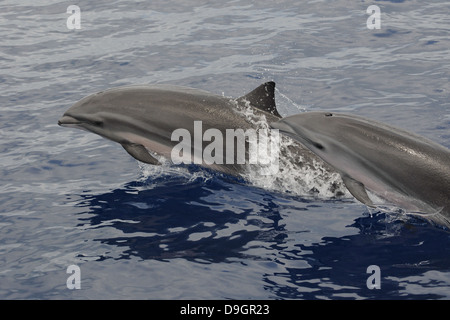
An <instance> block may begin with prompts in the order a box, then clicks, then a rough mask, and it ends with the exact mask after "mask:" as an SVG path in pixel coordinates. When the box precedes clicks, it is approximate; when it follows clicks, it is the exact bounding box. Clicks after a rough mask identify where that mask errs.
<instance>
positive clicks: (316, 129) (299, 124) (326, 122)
mask: <svg viewBox="0 0 450 320" xmlns="http://www.w3.org/2000/svg"><path fill="white" fill-rule="evenodd" d="M333 117H334V115H333V114H332V113H330V112H305V113H300V114H297V115H294V116H290V117H286V118H283V119H281V120H280V121H277V122H273V123H271V124H270V125H271V127H272V128H274V129H279V130H280V131H281V132H282V133H284V134H286V135H288V136H290V137H292V138H294V139H295V140H298V141H299V142H301V143H302V144H303V145H305V146H306V147H307V148H309V149H310V150H311V151H312V152H314V153H315V154H317V155H318V156H320V157H322V158H324V157H326V155H327V154H330V151H332V150H335V149H336V147H337V146H336V139H335V138H336V137H335V133H336V131H337V130H338V126H339V124H338V123H337V122H336V121H334V120H335V119H333Z"/></svg>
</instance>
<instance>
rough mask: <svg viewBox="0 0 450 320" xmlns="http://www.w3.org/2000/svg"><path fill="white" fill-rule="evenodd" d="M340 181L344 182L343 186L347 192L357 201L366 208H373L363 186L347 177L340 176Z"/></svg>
mask: <svg viewBox="0 0 450 320" xmlns="http://www.w3.org/2000/svg"><path fill="white" fill-rule="evenodd" d="M342 180H344V184H345V186H346V187H347V189H348V191H350V193H351V194H352V195H353V196H354V197H355V198H356V199H358V200H359V201H361V202H362V203H364V204H365V205H366V206H369V207H373V208H374V207H375V205H374V204H373V202H372V200H370V198H369V196H368V195H367V192H366V188H365V187H364V184H362V183H361V182H359V181H357V180H355V179H353V178H351V177H349V176H347V175H342Z"/></svg>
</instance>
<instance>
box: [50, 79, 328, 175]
mask: <svg viewBox="0 0 450 320" xmlns="http://www.w3.org/2000/svg"><path fill="white" fill-rule="evenodd" d="M244 108H250V109H251V111H252V112H253V114H256V115H258V116H265V118H266V121H267V122H266V127H267V129H269V127H268V124H267V123H268V122H273V121H277V120H279V119H280V118H281V116H280V114H279V113H278V111H277V108H276V105H275V83H274V82H267V83H264V84H262V85H261V86H259V87H258V88H256V89H255V90H253V91H252V92H250V93H248V94H246V95H244V96H242V97H240V98H237V99H234V98H228V97H223V96H219V95H215V94H212V93H209V92H206V91H202V90H198V89H193V88H188V87H181V86H173V85H142V86H125V87H118V88H113V89H109V90H106V91H102V92H98V93H95V94H92V95H90V96H87V97H86V98H84V99H82V100H80V101H79V102H77V103H75V104H74V105H73V106H72V107H71V108H69V109H68V110H67V111H66V112H65V113H64V115H63V116H62V117H61V119H59V121H58V124H59V125H61V126H65V127H75V128H79V129H84V130H87V131H90V132H93V133H96V134H98V135H100V136H102V137H104V138H107V139H110V140H112V141H115V142H118V143H120V144H121V145H122V146H123V148H124V149H125V150H126V151H127V152H128V153H129V154H130V155H131V156H133V157H134V158H135V159H137V160H139V161H141V162H144V163H148V164H154V165H157V164H159V161H158V160H157V159H156V158H155V154H156V155H159V156H163V157H165V158H168V159H171V155H172V151H173V150H174V147H176V146H177V144H178V143H179V142H178V141H174V139H173V136H172V135H173V133H174V131H175V130H178V129H181V130H184V132H187V133H188V134H195V131H196V128H195V125H194V123H195V122H196V121H201V125H202V129H203V130H205V133H206V130H208V129H213V130H216V131H215V132H220V133H223V134H224V136H225V132H226V131H227V130H231V129H242V130H246V129H249V128H255V127H256V125H255V123H254V122H252V119H249V118H248V117H246V116H244V115H243V113H242V110H243V109H244ZM239 110H241V111H239ZM269 131H270V130H269ZM211 140H212V139H210V141H211ZM208 143H210V142H208V141H203V142H201V144H200V145H196V143H194V145H193V146H192V147H193V148H192V149H193V151H192V155H193V158H192V163H197V164H200V165H202V166H204V167H209V168H211V169H213V170H218V171H221V172H224V173H227V174H232V175H238V174H240V173H241V172H242V171H243V169H244V167H245V166H244V165H242V164H241V163H240V162H239V161H233V160H238V159H236V154H234V155H232V156H234V159H231V161H230V159H225V157H226V156H229V155H228V154H226V152H225V151H224V152H223V157H224V159H223V161H222V162H221V163H219V164H217V162H216V163H206V162H205V161H203V160H200V162H195V161H194V160H195V159H194V156H195V154H198V153H197V151H198V150H194V149H195V148H203V149H204V148H205V147H206V146H207V144H208ZM295 149H296V152H297V153H298V154H301V155H302V156H303V158H304V161H305V162H306V163H307V162H308V161H310V162H311V163H312V161H313V160H318V161H319V162H321V161H320V159H318V158H317V157H316V156H315V155H314V154H313V153H311V152H310V151H309V150H308V149H306V148H304V147H303V146H301V144H298V145H297V146H296V147H295ZM149 151H150V152H149ZM219 151H220V150H219ZM245 151H246V155H247V156H248V151H249V150H248V149H246V150H245ZM217 152H218V150H216V153H217ZM219 153H220V152H219ZM215 156H221V155H217V154H215ZM197 160H198V159H197Z"/></svg>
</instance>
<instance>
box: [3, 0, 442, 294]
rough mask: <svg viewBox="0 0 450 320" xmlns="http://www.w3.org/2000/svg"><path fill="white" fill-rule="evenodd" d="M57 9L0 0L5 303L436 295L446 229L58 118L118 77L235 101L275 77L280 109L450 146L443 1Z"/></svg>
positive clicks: (197, 2)
mask: <svg viewBox="0 0 450 320" xmlns="http://www.w3.org/2000/svg"><path fill="white" fill-rule="evenodd" d="M70 4H72V3H70V2H57V1H38V2H36V1H10V0H3V1H1V2H0V39H1V41H0V86H1V95H0V134H1V138H2V139H1V140H0V150H1V164H0V165H1V171H0V180H1V184H0V298H1V299H36V298H37V299H61V298H62V299H72V298H75V299H112V298H118V299H122V298H123V299H125V298H127V299H130V298H138V299H180V298H182V299H347V298H349V299H417V298H421V299H422V298H427V299H438V298H444V299H448V298H450V258H449V257H450V233H449V232H448V230H444V229H442V228H439V227H435V226H431V225H429V224H427V223H425V222H423V221H421V220H419V219H416V218H412V217H406V216H402V215H400V214H393V213H382V212H371V213H369V211H368V210H367V209H366V207H365V206H363V205H361V204H359V203H357V202H356V201H355V200H353V199H352V198H351V197H342V198H333V197H331V196H329V195H326V194H319V195H315V196H312V195H311V194H309V193H304V192H303V191H302V190H298V188H296V186H295V185H292V184H290V180H289V175H295V173H293V172H291V173H290V174H289V175H288V174H286V177H281V178H282V179H283V178H285V181H284V183H283V184H282V188H277V189H276V190H274V189H275V188H273V187H270V185H269V186H268V187H266V186H265V185H264V184H261V183H260V182H258V181H257V177H253V178H250V179H249V181H245V180H243V179H235V178H230V177H225V176H222V175H219V174H215V173H212V172H207V171H205V170H202V169H200V168H196V167H189V168H176V167H170V166H163V167H158V168H152V167H150V166H143V165H139V164H138V163H137V162H136V160H134V159H133V158H131V157H130V156H129V155H128V154H127V153H126V152H125V151H124V150H123V149H122V148H121V146H120V145H118V144H115V143H112V142H110V141H107V140H105V139H102V138H101V137H99V136H97V135H94V134H90V133H87V132H84V131H80V130H72V129H67V128H61V127H58V125H57V120H58V118H59V117H60V116H61V115H62V113H63V112H64V111H65V110H66V109H67V108H68V107H70V106H71V105H72V104H73V103H74V102H76V101H77V100H79V99H81V98H82V97H84V96H86V95H88V94H90V93H93V92H96V91H100V90H103V89H106V88H110V87H114V86H119V85H125V84H142V83H170V84H177V85H185V86H191V87H196V88H199V89H203V90H207V91H211V92H214V93H216V94H219V95H222V94H223V95H226V96H233V97H237V96H241V95H243V94H245V93H247V92H249V91H250V90H252V89H253V88H255V87H257V86H258V85H260V84H261V83H263V82H265V81H269V80H273V81H275V82H276V83H277V91H276V95H277V96H276V99H277V104H278V109H279V111H280V113H281V114H282V115H284V116H285V115H291V114H295V113H298V112H302V111H305V110H307V111H311V110H336V111H341V112H346V113H353V114H358V115H363V116H367V117H371V118H373V119H376V120H378V121H381V122H385V123H389V124H391V125H394V126H397V127H400V128H404V129H407V130H409V131H413V132H415V133H418V134H421V135H423V136H426V137H428V138H429V139H431V140H434V141H436V142H438V143H440V144H442V145H444V146H446V147H450V133H449V129H450V99H449V91H450V86H449V75H450V40H449V39H450V27H449V26H450V17H449V15H448V13H449V12H450V3H449V2H446V1H432V3H428V2H423V1H393V0H392V1H375V2H374V3H372V2H366V1H350V2H349V1H343V0H336V1H320V0H316V1H314V0H311V1H293V0H285V1H283V0H281V1H265V0H261V1H221V2H220V3H213V4H211V2H210V1H202V0H189V1H78V2H77V3H76V4H77V5H78V6H79V7H80V9H81V29H79V30H69V29H68V28H67V25H66V20H67V19H68V17H69V16H70V14H68V13H67V12H66V10H67V7H68V6H69V5H70ZM74 4H75V3H74ZM371 4H376V5H378V6H379V7H380V9H381V29H379V30H370V29H368V28H367V23H366V22H367V19H368V18H369V14H367V13H366V9H367V7H368V6H369V5H371ZM304 178H305V179H308V178H309V179H310V178H311V176H309V177H307V176H306V175H305V177H304ZM313 182H314V179H313ZM70 265H77V266H78V267H79V268H80V271H81V290H69V289H68V288H67V285H66V280H67V279H68V277H69V276H70V274H68V273H66V270H67V267H68V266H70ZM371 265H376V266H378V267H379V268H380V284H381V289H378V290H377V289H374V290H369V289H368V287H367V284H366V281H367V279H368V278H369V276H370V274H369V273H367V268H368V267H369V266H371Z"/></svg>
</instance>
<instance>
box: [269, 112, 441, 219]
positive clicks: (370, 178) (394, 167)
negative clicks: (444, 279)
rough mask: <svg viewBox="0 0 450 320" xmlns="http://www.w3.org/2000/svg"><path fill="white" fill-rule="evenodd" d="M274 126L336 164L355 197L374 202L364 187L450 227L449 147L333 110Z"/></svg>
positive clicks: (409, 210)
mask: <svg viewBox="0 0 450 320" xmlns="http://www.w3.org/2000/svg"><path fill="white" fill-rule="evenodd" d="M271 127H272V128H275V129H279V130H280V132H281V133H284V134H286V135H288V136H290V137H292V138H293V139H295V140H297V141H299V142H300V143H302V144H303V145H304V146H306V147H308V148H309V149H310V150H311V151H312V152H314V153H315V154H316V155H318V156H319V157H320V158H322V159H323V160H324V161H325V162H327V163H328V164H329V165H331V166H332V167H334V168H335V169H336V170H337V171H338V172H339V173H340V175H341V177H342V179H343V181H344V183H345V185H346V187H347V189H348V190H349V191H350V193H352V195H353V196H354V197H355V198H356V199H358V200H359V201H361V202H362V203H364V204H366V205H368V206H371V207H373V206H375V204H374V203H373V202H372V200H371V199H370V198H369V196H368V194H367V192H366V189H367V190H370V191H371V192H373V193H374V194H375V195H377V196H379V197H380V198H382V199H384V200H385V201H387V202H388V203H389V204H392V205H395V206H399V207H400V208H402V209H404V210H406V211H407V212H408V213H415V214H420V215H421V216H423V217H425V218H426V219H428V220H431V221H433V222H436V223H438V224H443V225H446V226H447V227H448V226H449V225H450V223H449V222H450V150H449V149H447V148H445V147H443V146H441V145H439V144H437V143H434V142H432V141H430V140H428V139H425V138H424V137H420V136H417V135H415V134H412V133H409V132H406V131H403V130H400V129H397V128H394V127H391V126H388V125H385V124H381V123H377V122H375V121H373V120H370V119H367V118H363V117H359V116H353V115H346V114H338V113H330V112H305V113H301V114H297V115H294V116H289V117H286V118H284V119H281V120H279V121H277V122H275V123H271Z"/></svg>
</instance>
